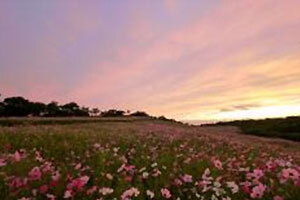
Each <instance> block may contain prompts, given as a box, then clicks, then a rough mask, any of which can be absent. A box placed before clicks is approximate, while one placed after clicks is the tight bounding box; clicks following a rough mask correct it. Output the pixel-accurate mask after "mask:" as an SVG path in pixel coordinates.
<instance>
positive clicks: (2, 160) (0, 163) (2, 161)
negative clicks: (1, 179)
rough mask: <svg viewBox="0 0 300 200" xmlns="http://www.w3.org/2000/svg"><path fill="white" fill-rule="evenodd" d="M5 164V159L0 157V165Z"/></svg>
mask: <svg viewBox="0 0 300 200" xmlns="http://www.w3.org/2000/svg"><path fill="white" fill-rule="evenodd" d="M5 165H6V162H5V160H4V159H1V158H0V167H3V166H5Z"/></svg>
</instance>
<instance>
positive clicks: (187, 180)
mask: <svg viewBox="0 0 300 200" xmlns="http://www.w3.org/2000/svg"><path fill="white" fill-rule="evenodd" d="M181 180H182V181H183V182H185V183H191V182H193V177H192V176H191V175H189V174H185V175H184V176H182V177H181Z"/></svg>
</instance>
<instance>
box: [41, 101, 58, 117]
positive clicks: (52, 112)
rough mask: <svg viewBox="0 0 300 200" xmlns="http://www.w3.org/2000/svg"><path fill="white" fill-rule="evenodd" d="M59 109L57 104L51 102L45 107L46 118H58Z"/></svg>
mask: <svg viewBox="0 0 300 200" xmlns="http://www.w3.org/2000/svg"><path fill="white" fill-rule="evenodd" d="M59 112H60V108H59V106H58V103H57V102H55V101H52V102H51V103H49V104H48V105H47V106H46V114H45V116H47V117H55V116H59Z"/></svg>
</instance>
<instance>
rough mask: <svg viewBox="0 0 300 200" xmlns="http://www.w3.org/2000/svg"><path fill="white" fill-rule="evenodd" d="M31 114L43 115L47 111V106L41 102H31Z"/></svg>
mask: <svg viewBox="0 0 300 200" xmlns="http://www.w3.org/2000/svg"><path fill="white" fill-rule="evenodd" d="M29 106H30V114H31V115H33V116H43V115H45V113H46V110H47V106H46V105H45V104H44V103H40V102H30V103H29Z"/></svg>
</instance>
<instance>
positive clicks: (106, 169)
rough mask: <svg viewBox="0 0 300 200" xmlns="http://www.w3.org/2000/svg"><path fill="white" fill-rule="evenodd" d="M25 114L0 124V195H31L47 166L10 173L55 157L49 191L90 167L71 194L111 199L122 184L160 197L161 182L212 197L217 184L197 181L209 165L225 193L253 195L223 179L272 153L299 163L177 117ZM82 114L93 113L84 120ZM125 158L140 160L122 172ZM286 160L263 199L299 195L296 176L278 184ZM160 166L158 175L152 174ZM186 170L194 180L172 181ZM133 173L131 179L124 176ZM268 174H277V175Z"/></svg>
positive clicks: (242, 176)
mask: <svg viewBox="0 0 300 200" xmlns="http://www.w3.org/2000/svg"><path fill="white" fill-rule="evenodd" d="M14 120H20V121H21V119H14ZM26 120H27V121H26V122H22V123H23V124H22V125H20V124H18V125H16V126H7V125H5V126H2V127H0V159H1V158H2V159H4V160H5V161H6V163H7V164H6V165H5V166H2V167H0V199H4V200H6V199H8V200H10V199H18V198H21V197H31V198H32V197H33V194H32V190H33V189H37V190H38V191H39V187H40V186H41V185H45V184H46V185H50V182H51V173H49V172H43V173H42V177H41V179H40V180H37V181H30V180H29V181H28V183H27V185H26V186H24V187H20V188H15V187H10V186H9V183H10V180H11V178H12V177H14V178H16V177H19V178H22V179H24V178H28V173H29V171H30V170H31V169H32V168H34V167H39V168H40V169H44V167H43V166H44V165H45V163H47V162H48V163H49V162H50V163H51V166H52V167H53V168H51V170H52V171H56V170H58V171H59V172H60V174H61V178H60V179H59V181H58V182H57V185H55V186H51V187H50V188H49V190H48V191H47V193H48V194H53V195H55V196H56V197H57V199H63V196H64V192H65V191H66V190H67V187H68V184H70V182H71V180H70V179H72V180H74V179H75V178H78V177H81V176H84V175H87V176H88V177H89V181H88V182H87V184H86V185H84V187H83V188H82V189H81V190H80V191H76V192H75V193H74V197H73V199H97V198H101V197H102V198H103V199H110V200H111V199H114V198H116V199H120V196H121V195H122V194H123V193H124V191H126V190H127V189H129V188H131V187H136V188H137V189H138V190H139V191H140V194H139V195H138V196H137V197H135V198H133V199H140V200H142V199H148V197H147V194H146V191H147V190H151V191H152V192H154V193H155V199H164V198H163V197H162V195H161V192H160V190H161V189H162V188H168V189H169V190H170V192H171V194H172V198H171V199H176V198H177V197H179V198H180V199H198V198H197V197H196V196H197V195H200V196H202V197H203V198H205V199H211V197H212V195H213V194H214V191H213V190H209V191H207V192H203V191H202V188H200V187H199V186H196V185H195V184H196V183H198V181H201V180H202V175H203V173H204V171H205V170H206V169H207V168H209V169H210V171H211V178H212V179H213V180H214V181H216V180H217V179H218V177H222V179H220V182H221V184H222V186H221V187H222V188H223V189H224V190H225V191H227V192H226V194H223V195H222V196H223V197H227V196H229V197H231V198H232V199H238V200H243V199H246V198H248V199H249V195H248V194H245V193H244V192H243V191H242V190H241V189H240V190H239V192H238V193H237V194H231V192H230V190H229V188H227V186H226V181H235V182H236V183H237V184H240V183H242V182H244V181H246V172H239V169H240V168H246V167H249V169H250V170H253V169H255V168H261V169H263V168H264V166H265V163H266V162H267V161H272V162H275V160H276V159H281V160H282V162H284V163H286V162H290V164H289V165H290V166H292V167H296V166H298V164H299V160H296V159H295V160H294V161H290V160H289V159H287V158H288V156H289V154H288V153H287V152H277V151H276V150H272V148H270V147H269V146H268V145H260V146H258V145H255V146H253V145H248V144H232V143H229V142H227V141H224V139H223V138H211V137H209V135H202V134H201V133H198V131H197V129H195V128H194V127H189V126H186V125H183V124H178V123H173V122H166V121H159V120H149V119H142V118H130V120H129V119H127V118H126V119H109V120H108V119H107V120H106V121H105V120H102V119H97V120H96V121H93V120H91V119H63V118H61V119H38V120H36V121H34V119H26ZM82 120H91V121H89V122H88V123H87V122H83V123H82ZM58 121H59V123H56V122H58ZM14 122H16V121H14ZM54 122H55V123H54ZM17 123H19V121H18V122H17ZM15 151H25V154H24V157H23V158H22V159H21V161H19V162H16V161H14V156H13V154H14V152H15ZM36 151H38V152H40V153H41V155H42V157H43V159H44V160H43V161H42V162H38V161H37V160H36V159H35V153H36ZM261 152H264V154H262V153H261ZM214 159H217V160H220V161H221V162H222V164H223V169H222V170H219V169H217V168H216V167H215V166H214V163H213V161H212V160H214ZM230 162H233V163H234V165H233V166H232V167H230V166H229V165H228V164H229V163H230ZM126 163H127V165H133V166H134V167H135V168H134V169H133V170H132V171H129V172H126V171H124V170H123V171H122V172H118V169H119V168H120V167H121V166H122V165H123V164H126ZM77 164H81V167H80V169H75V166H76V165H77ZM143 168H144V170H143V171H140V170H141V169H143ZM282 168H283V167H277V168H276V169H275V171H273V172H272V173H269V174H268V175H266V176H265V177H264V178H263V179H261V180H260V181H261V182H262V183H263V184H265V185H267V186H268V191H267V192H265V194H264V197H263V198H262V199H263V200H269V199H272V197H273V196H275V195H279V194H280V195H282V196H284V197H285V199H293V200H295V199H297V198H298V197H299V196H300V191H299V189H298V188H297V187H295V186H294V183H293V182H291V181H289V182H287V183H286V184H282V185H280V184H279V180H278V177H277V174H278V173H280V172H281V170H282ZM158 171H159V173H157V172H158ZM143 172H147V173H148V174H149V175H148V177H147V178H143ZM156 173H157V174H158V175H157V176H155V175H154V174H156ZM107 174H111V175H112V176H113V179H112V180H110V179H108V178H107ZM185 174H189V175H192V177H193V182H192V183H182V185H181V186H176V185H174V181H175V180H176V179H181V176H183V175H185ZM266 174H267V173H266ZM68 177H69V178H68ZM70 177H72V178H70ZM128 177H130V180H127V178H128ZM270 179H272V180H273V182H272V183H271V182H270V181H269V180H270ZM278 185H280V187H278ZM93 186H96V187H97V188H98V189H99V188H102V187H110V188H113V189H114V192H113V193H112V194H111V195H108V196H103V195H101V194H99V192H98V190H97V191H96V192H95V193H93V194H92V195H87V193H86V192H87V191H88V189H90V188H92V187H93ZM34 198H35V199H45V198H46V194H42V193H41V192H37V195H36V196H35V197H34ZM200 199H201V198H200Z"/></svg>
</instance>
